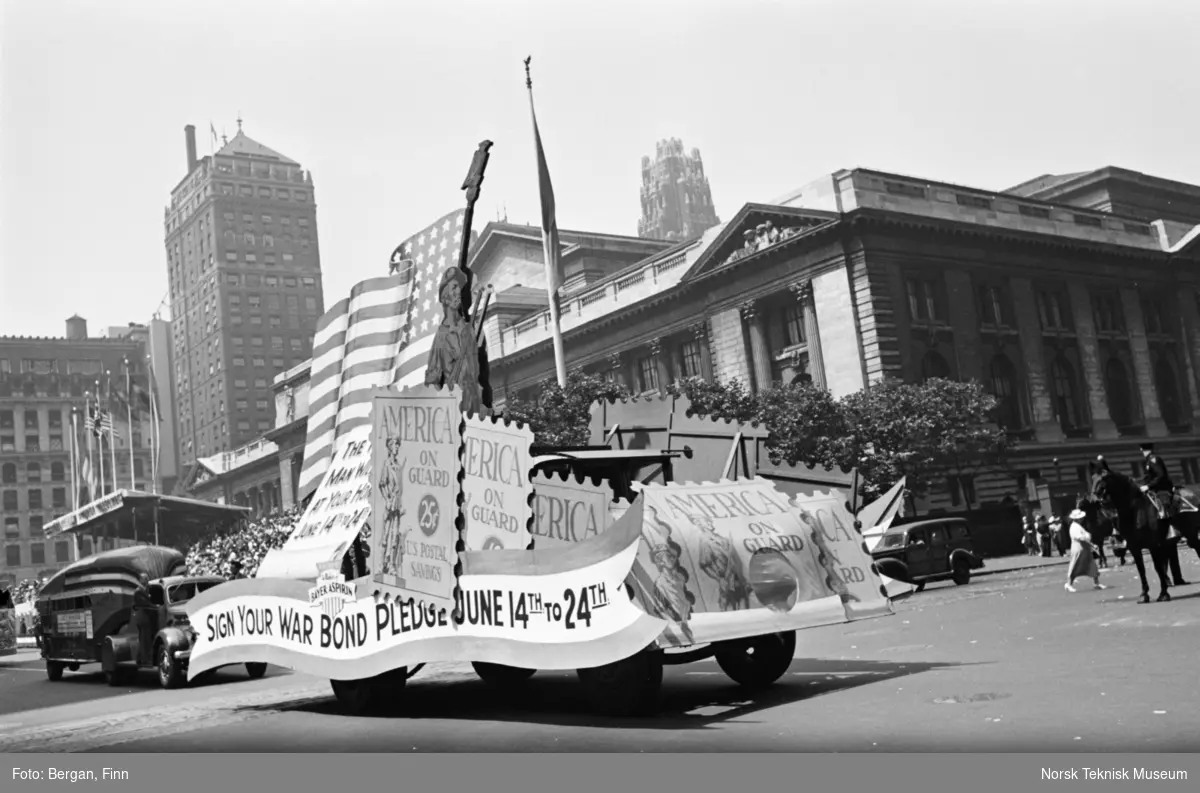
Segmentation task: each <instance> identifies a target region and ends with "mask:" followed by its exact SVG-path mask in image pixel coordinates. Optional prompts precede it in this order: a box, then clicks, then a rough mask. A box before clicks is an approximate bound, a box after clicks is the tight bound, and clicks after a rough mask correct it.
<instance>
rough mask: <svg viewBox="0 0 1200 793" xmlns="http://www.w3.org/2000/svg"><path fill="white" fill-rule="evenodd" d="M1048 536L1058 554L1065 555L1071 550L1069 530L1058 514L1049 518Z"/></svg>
mask: <svg viewBox="0 0 1200 793" xmlns="http://www.w3.org/2000/svg"><path fill="white" fill-rule="evenodd" d="M1050 537H1051V538H1052V539H1053V540H1054V547H1055V548H1057V549H1058V555H1059V556H1066V555H1067V552H1068V551H1070V550H1071V530H1070V528H1069V527H1068V526H1067V524H1066V523H1064V522H1063V519H1062V518H1060V517H1059V516H1058V515H1055V516H1054V517H1052V518H1050Z"/></svg>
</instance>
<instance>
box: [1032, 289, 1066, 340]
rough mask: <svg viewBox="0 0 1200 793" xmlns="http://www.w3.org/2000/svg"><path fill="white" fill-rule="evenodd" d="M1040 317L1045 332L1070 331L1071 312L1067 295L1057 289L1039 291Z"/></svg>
mask: <svg viewBox="0 0 1200 793" xmlns="http://www.w3.org/2000/svg"><path fill="white" fill-rule="evenodd" d="M1038 316H1039V317H1040V318H1041V320H1042V329H1043V330H1070V328H1071V311H1070V303H1069V302H1068V300H1067V296H1066V294H1064V293H1063V292H1061V291H1059V290H1057V289H1043V290H1041V291H1039V292H1038Z"/></svg>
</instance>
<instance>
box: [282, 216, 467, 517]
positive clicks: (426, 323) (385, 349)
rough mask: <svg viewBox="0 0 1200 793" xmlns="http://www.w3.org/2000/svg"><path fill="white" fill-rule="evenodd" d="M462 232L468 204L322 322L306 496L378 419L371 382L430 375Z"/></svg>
mask: <svg viewBox="0 0 1200 793" xmlns="http://www.w3.org/2000/svg"><path fill="white" fill-rule="evenodd" d="M462 233H463V210H461V209H459V210H456V211H454V212H451V213H450V214H448V215H444V216H442V217H441V218H438V220H437V221H436V222H434V223H433V224H432V225H430V226H429V227H427V228H425V229H423V230H421V231H419V232H417V233H416V234H414V235H413V236H411V237H409V238H408V239H407V240H405V241H404V242H403V243H402V244H401V245H400V247H399V248H397V250H396V255H395V256H394V257H393V262H392V264H393V268H394V272H393V274H391V275H388V276H386V277H383V278H371V279H368V280H366V281H363V282H361V283H359V284H356V285H355V287H354V288H353V289H351V290H350V297H348V298H346V299H344V300H341V301H339V302H338V303H337V304H336V305H334V306H333V307H332V308H330V309H329V310H328V311H326V312H325V315H324V316H322V317H321V319H320V321H319V322H317V329H316V333H315V334H314V336H313V354H312V368H311V372H312V374H311V375H310V378H309V383H310V385H309V394H308V436H307V442H306V445H305V447H304V467H303V468H302V469H301V471H300V486H299V494H300V498H301V499H304V498H307V497H308V495H309V494H310V493H312V492H313V491H314V490H315V489H316V488H317V486H318V485H319V484H320V483H321V479H322V478H323V477H324V476H325V472H326V471H327V470H328V469H329V463H330V460H331V459H332V457H333V450H334V448H335V445H336V444H337V443H338V441H339V440H340V439H342V438H345V437H346V436H347V435H348V434H350V433H352V432H354V431H355V430H357V429H359V428H362V427H365V426H367V425H368V423H369V422H370V420H371V402H370V392H371V389H375V388H382V387H386V386H389V385H395V386H397V387H399V388H405V387H407V386H411V385H420V384H421V383H423V382H424V381H425V365H426V363H427V361H428V359H429V349H430V347H431V346H432V344H433V335H434V332H435V331H436V330H437V327H438V325H439V324H440V323H441V319H442V306H441V304H440V303H439V302H438V295H437V288H438V283H439V282H440V281H441V278H442V273H443V272H445V270H446V268H448V267H455V266H457V265H458V252H459V247H460V245H461V244H462Z"/></svg>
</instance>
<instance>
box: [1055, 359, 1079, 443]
mask: <svg viewBox="0 0 1200 793" xmlns="http://www.w3.org/2000/svg"><path fill="white" fill-rule="evenodd" d="M1050 379H1051V381H1052V384H1053V387H1054V414H1055V415H1056V416H1057V417H1058V421H1059V423H1060V424H1061V425H1062V426H1063V427H1064V428H1065V429H1075V428H1078V427H1082V426H1083V410H1082V409H1081V408H1082V406H1081V405H1080V404H1079V390H1078V388H1077V386H1076V381H1075V369H1074V367H1072V366H1071V362H1070V361H1068V360H1067V359H1066V358H1064V357H1062V356H1061V355H1060V356H1058V357H1057V358H1055V359H1054V363H1053V364H1052V365H1051V367H1050Z"/></svg>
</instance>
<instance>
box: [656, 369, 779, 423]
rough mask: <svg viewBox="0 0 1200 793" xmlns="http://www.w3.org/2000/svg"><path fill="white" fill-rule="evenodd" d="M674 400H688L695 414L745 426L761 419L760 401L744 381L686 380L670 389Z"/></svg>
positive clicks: (700, 378) (695, 378)
mask: <svg viewBox="0 0 1200 793" xmlns="http://www.w3.org/2000/svg"><path fill="white" fill-rule="evenodd" d="M667 393H669V394H670V395H671V396H673V397H681V396H682V397H687V399H688V401H690V402H691V403H692V412H694V413H698V414H700V415H702V416H711V417H713V418H721V419H728V420H730V421H738V422H742V423H746V422H750V421H756V420H757V419H758V400H757V399H756V398H755V397H754V395H753V394H751V393H750V389H749V388H747V387H746V384H745V383H743V382H742V381H741V380H738V379H737V378H734V379H732V380H729V381H727V382H725V381H721V380H705V379H704V378H703V377H684V378H682V379H679V380H676V381H675V382H673V383H671V384H670V385H669V386H667Z"/></svg>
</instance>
